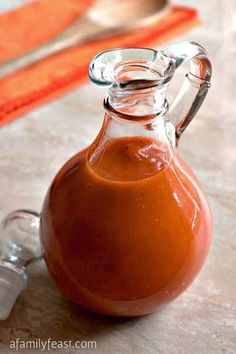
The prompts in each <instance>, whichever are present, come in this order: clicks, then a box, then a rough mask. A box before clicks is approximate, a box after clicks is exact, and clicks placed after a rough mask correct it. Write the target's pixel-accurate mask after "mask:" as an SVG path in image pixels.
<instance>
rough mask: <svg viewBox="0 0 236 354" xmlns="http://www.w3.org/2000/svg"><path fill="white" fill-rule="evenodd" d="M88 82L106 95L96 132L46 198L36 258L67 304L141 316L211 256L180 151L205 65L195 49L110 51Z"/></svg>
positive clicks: (201, 90) (206, 74)
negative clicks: (172, 87)
mask: <svg viewBox="0 0 236 354" xmlns="http://www.w3.org/2000/svg"><path fill="white" fill-rule="evenodd" d="M185 60H190V71H189V73H188V74H187V75H186V79H185V82H184V84H183V86H182V88H181V90H180V93H179V95H178V96H177V98H176V100H175V101H174V103H173V105H171V107H170V108H169V105H168V102H167V100H166V98H165V94H166V90H167V88H168V84H169V82H170V80H171V78H172V77H173V75H174V72H175V70H176V69H177V68H178V66H179V65H180V64H181V63H182V62H183V61H185ZM90 78H91V80H92V81H93V82H94V83H96V84H98V85H100V86H108V87H109V90H108V97H107V98H106V99H105V100H104V108H105V118H104V122H103V126H102V128H101V130H100V132H99V134H98V136H97V138H96V139H95V141H94V142H93V143H92V144H91V146H89V147H88V148H86V149H85V150H83V151H81V152H79V153H78V154H76V155H75V156H74V157H72V158H71V159H70V160H69V161H68V162H67V163H66V164H65V165H64V166H63V167H62V168H61V170H60V171H59V172H58V174H57V175H56V177H55V178H54V180H53V182H52V184H51V186H50V188H49V190H48V193H47V195H46V198H45V201H44V205H43V209H42V214H41V230H40V234H41V241H42V249H43V255H44V258H45V261H46V263H47V266H48V269H49V271H50V273H51V274H52V276H53V278H54V279H55V281H56V283H57V285H58V287H59V289H61V291H62V292H63V293H64V294H65V295H66V297H67V298H68V299H70V300H71V301H73V302H76V303H78V304H80V305H82V306H84V307H86V308H88V309H90V310H92V311H95V312H98V313H102V314H105V315H115V316H138V315H143V314H146V313H150V312H153V311H155V310H156V309H157V308H158V307H159V306H161V305H163V304H165V303H166V302H168V301H171V300H172V299H174V298H175V297H176V296H178V295H179V294H180V293H182V292H183V291H184V290H185V289H186V287H187V286H188V285H189V284H190V283H191V282H192V281H193V279H194V278H195V276H196V274H197V273H198V271H199V270H200V268H201V266H202V264H203V262H204V260H205V257H206V255H207V252H208V249H209V245H210V240H211V215H210V210H209V205H208V203H207V200H206V197H205V195H204V193H203V191H202V189H201V187H200V185H199V183H198V181H197V179H196V177H195V176H194V174H193V172H192V171H191V169H190V167H189V166H188V165H187V164H186V163H185V162H184V161H183V160H182V159H181V158H180V156H179V153H178V150H177V143H178V141H179V138H180V136H181V134H182V132H183V131H184V129H185V128H186V126H187V125H188V124H189V122H190V121H191V119H192V118H193V117H194V115H195V114H196V112H197V110H198V109H199V107H200V105H201V103H202V101H203V99H204V98H205V96H206V93H207V90H208V88H209V87H210V78H211V64H210V61H209V59H208V56H207V54H206V52H205V51H204V49H203V48H202V47H201V46H199V45H198V44H196V43H192V42H183V43H180V44H176V45H174V46H170V47H168V48H166V49H165V50H164V51H162V52H158V51H155V50H152V49H145V48H128V49H117V50H112V51H107V52H103V53H100V54H99V55H98V56H97V57H95V58H94V60H93V61H92V63H91V65H90Z"/></svg>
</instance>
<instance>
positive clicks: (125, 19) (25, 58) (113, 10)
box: [0, 0, 168, 78]
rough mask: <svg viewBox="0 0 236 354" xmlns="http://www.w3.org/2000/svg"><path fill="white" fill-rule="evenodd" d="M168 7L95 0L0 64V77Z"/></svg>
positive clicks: (139, 0) (158, 0)
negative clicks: (46, 39)
mask: <svg viewBox="0 0 236 354" xmlns="http://www.w3.org/2000/svg"><path fill="white" fill-rule="evenodd" d="M167 9H168V0H145V1H143V0H113V1H111V0H99V1H96V2H95V3H94V5H93V6H92V7H91V8H90V9H89V10H88V11H87V12H86V13H85V14H84V15H82V16H79V17H78V19H76V20H75V21H74V22H73V23H72V25H70V26H69V27H67V28H66V29H65V30H64V31H63V32H61V33H60V34H59V35H57V36H56V37H54V38H53V39H52V40H50V41H49V42H47V43H45V44H43V45H41V46H39V47H37V48H35V49H33V50H31V51H29V52H27V53H26V54H23V55H21V56H19V57H16V58H14V59H11V60H9V61H6V62H4V63H3V64H0V78H2V77H4V76H6V75H8V74H10V73H13V72H15V71H17V70H20V69H23V68H25V67H27V66H29V65H32V64H35V63H37V62H38V61H40V60H42V59H45V58H47V57H49V56H51V55H53V54H56V53H59V52H61V51H63V50H65V49H67V48H70V47H72V46H76V45H78V44H82V43H84V42H89V41H93V40H96V39H98V38H104V37H108V36H111V35H113V34H118V33H122V32H125V31H128V30H130V29H134V28H138V27H142V26H145V25H149V24H151V23H153V22H154V21H157V19H158V18H159V17H161V16H163V12H165V11H167Z"/></svg>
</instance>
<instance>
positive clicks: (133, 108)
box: [104, 80, 168, 122]
mask: <svg viewBox="0 0 236 354" xmlns="http://www.w3.org/2000/svg"><path fill="white" fill-rule="evenodd" d="M139 85H140V87H138V86H139ZM148 85H149V86H148ZM166 89H167V84H165V85H162V86H157V85H155V84H154V83H153V84H152V83H151V82H147V81H146V80H139V82H137V81H136V82H135V88H130V89H129V88H128V89H124V88H123V87H122V88H120V87H119V88H118V87H114V86H112V87H110V88H109V90H108V97H107V98H106V99H105V101H104V107H105V109H106V111H110V112H113V113H114V114H117V115H118V116H119V114H120V115H121V116H122V117H123V119H125V120H131V121H141V120H143V121H144V122H145V121H148V120H150V119H154V118H156V117H161V116H164V115H165V114H166V113H167V110H168V103H167V100H166Z"/></svg>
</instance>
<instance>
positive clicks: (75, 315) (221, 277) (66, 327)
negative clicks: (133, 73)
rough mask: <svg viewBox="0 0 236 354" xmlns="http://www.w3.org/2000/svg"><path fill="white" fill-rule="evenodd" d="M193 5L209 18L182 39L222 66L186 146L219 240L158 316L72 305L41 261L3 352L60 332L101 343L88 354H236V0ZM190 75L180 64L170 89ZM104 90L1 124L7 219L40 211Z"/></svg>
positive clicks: (2, 199) (0, 206)
mask: <svg viewBox="0 0 236 354" xmlns="http://www.w3.org/2000/svg"><path fill="white" fill-rule="evenodd" d="M182 2H184V1H182ZM185 3H188V4H191V5H195V6H198V7H199V9H200V11H201V16H202V18H203V20H204V23H203V25H201V26H199V27H197V28H195V29H193V30H191V31H190V32H188V33H187V34H185V35H183V36H181V37H179V38H178V39H183V38H184V39H191V40H194V41H197V42H199V43H201V44H202V45H203V46H204V47H205V48H207V50H208V52H209V55H210V57H211V59H212V62H213V69H214V75H213V80H212V88H211V90H210V92H209V95H208V97H207V99H206V102H205V103H204V105H203V107H202V108H201V110H200V111H199V113H198V115H197V117H196V118H195V119H194V120H193V122H192V123H191V125H190V126H189V127H188V128H187V130H186V132H185V133H184V134H183V137H182V139H181V143H180V152H181V154H182V156H183V157H184V158H185V159H186V161H187V162H188V163H189V164H190V165H191V166H192V168H193V169H194V171H195V173H196V175H197V176H198V177H199V179H200V181H201V183H202V185H203V187H204V189H205V191H206V193H207V195H208V198H209V201H210V204H211V208H212V214H213V221H214V230H213V237H214V238H213V243H212V246H211V250H210V254H209V256H208V259H207V262H206V263H205V265H204V267H203V269H202V271H201V273H200V275H199V276H198V277H197V279H196V280H195V282H194V283H193V285H192V286H191V287H190V288H189V289H188V290H187V291H186V292H185V293H184V294H183V295H182V296H180V297H179V298H178V299H177V300H175V301H174V302H172V303H171V304H169V305H168V306H166V307H165V308H163V309H162V310H160V311H159V312H157V313H155V314H152V315H149V316H144V317H142V318H134V319H126V320H124V319H123V320H121V319H108V318H103V317H100V316H96V315H94V314H90V313H87V312H86V311H84V310H82V309H81V310H80V309H78V308H76V309H75V308H73V307H71V306H70V305H69V303H68V302H67V301H66V300H65V299H64V298H63V297H62V295H61V294H60V293H59V292H58V291H57V290H56V288H55V285H54V283H53V282H52V280H51V279H50V276H49V274H48V272H47V270H46V267H45V265H44V262H43V261H42V260H41V261H37V262H35V263H34V264H32V266H31V267H30V280H29V287H28V288H27V289H26V290H25V291H24V292H23V293H22V294H21V296H20V297H19V299H18V301H17V303H16V305H15V308H14V310H13V312H12V314H11V316H10V317H9V319H8V320H6V321H3V322H1V323H0V341H1V342H0V352H2V353H4V354H8V353H12V352H13V351H14V350H12V349H10V348H9V342H10V341H11V340H12V339H16V338H20V339H24V340H26V339H35V338H40V339H41V340H46V339H48V338H52V339H57V340H62V339H71V340H73V341H75V340H96V341H97V349H96V350H95V349H85V350H83V352H85V353H86V354H87V353H95V352H96V353H99V354H100V353H101V354H106V353H108V354H110V353H117V354H118V353H120V354H128V353H136V354H153V353H158V354H159V353H160V354H176V353H177V354H185V353H186V354H198V353H199V354H211V353H214V354H215V353H217V354H218V353H219V354H220V353H222V354H223V353H224V354H226V353H227V354H233V353H236V237H235V230H236V193H235V192H236V191H235V187H236V144H235V137H236V124H235V117H236V103H235V95H236V88H235V82H236V66H235V58H236V5H235V1H234V0H212V1H208V2H206V1H204V0H199V1H196V0H195V1H194V0H189V1H185ZM174 40H176V39H174ZM184 73H185V71H184V68H181V69H180V70H179V72H178V74H177V77H176V80H175V84H174V85H173V86H172V87H171V88H170V96H173V95H174V94H175V93H176V92H177V90H178V87H179V85H180V81H181V80H182V79H183V75H184ZM104 95H105V91H104V90H102V89H99V88H97V87H94V86H93V85H92V84H87V85H84V86H83V87H81V88H79V89H77V90H75V91H73V92H71V93H70V94H68V95H66V96H63V97H61V98H60V99H57V100H55V101H53V102H51V103H49V104H47V105H44V106H42V107H40V108H38V109H36V110H34V111H32V112H30V113H29V114H27V115H25V116H24V117H22V118H19V119H17V120H15V121H14V122H13V123H11V124H8V125H6V126H4V127H3V128H1V130H0V217H3V216H4V215H5V214H6V213H7V212H9V211H11V210H14V209H17V208H22V207H24V208H33V209H36V210H40V208H41V205H42V201H43V198H44V195H45V192H46V190H47V187H48V185H49V183H50V181H51V179H52V178H53V176H54V175H55V173H56V171H57V170H58V168H59V167H60V166H61V165H62V164H63V163H64V162H65V161H66V160H67V159H68V157H70V156H72V155H73V154H74V153H76V152H77V151H78V150H79V149H81V148H83V147H85V146H86V145H87V144H89V143H90V142H91V141H92V139H93V138H94V137H95V136H96V133H97V132H98V129H99V127H100V125H101V122H102V118H103V109H102V100H103V97H104ZM21 352H24V351H23V350H22V351H21ZM26 352H28V353H31V352H33V353H39V352H41V351H40V349H38V350H34V351H26ZM54 352H58V353H62V352H63V353H64V352H66V351H65V350H64V351H63V350H59V349H58V350H55V351H54ZM69 352H70V353H78V352H79V351H78V349H74V350H70V351H69Z"/></svg>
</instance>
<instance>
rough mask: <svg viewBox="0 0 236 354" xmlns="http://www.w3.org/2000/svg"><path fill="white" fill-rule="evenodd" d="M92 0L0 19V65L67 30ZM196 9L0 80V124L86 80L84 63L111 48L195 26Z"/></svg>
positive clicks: (46, 0)
mask: <svg viewBox="0 0 236 354" xmlns="http://www.w3.org/2000/svg"><path fill="white" fill-rule="evenodd" d="M91 3H92V0H83V1H80V0H60V1H52V0H35V1H32V2H30V3H29V4H27V5H25V6H22V7H20V8H17V9H15V10H13V11H10V12H8V13H5V14H3V15H1V16H0V48H1V50H0V63H1V62H4V61H5V60H9V59H11V58H13V57H15V56H17V55H20V54H23V53H24V52H26V51H28V50H30V49H32V48H34V47H37V46H38V45H40V44H41V43H44V42H45V41H47V40H49V39H50V38H52V37H53V36H55V35H56V34H57V33H59V32H60V31H61V30H63V29H64V28H66V27H67V26H68V25H69V24H70V23H72V22H73V20H74V19H75V18H76V17H77V16H78V15H79V14H81V13H82V12H83V11H85V10H86V8H87V7H88V6H90V5H91ZM198 22H199V20H198V17H197V12H196V10H195V9H191V8H186V7H180V6H174V7H171V8H170V10H169V12H168V13H167V14H166V15H165V16H164V17H163V18H162V19H161V20H159V21H158V22H157V23H155V24H153V25H152V26H149V27H146V28H145V29H143V28H142V29H138V30H136V31H133V32H129V33H127V34H122V35H116V36H115V37H112V38H106V39H102V40H98V41H94V42H90V43H87V44H83V45H78V46H77V47H73V48H70V49H68V50H65V51H64V52H62V53H59V54H57V55H54V56H52V57H49V58H47V59H45V60H43V61H41V62H39V63H37V64H35V65H33V66H31V67H28V68H26V69H23V70H21V71H18V72H16V73H13V74H11V75H8V76H7V77H5V78H3V79H0V126H1V125H3V124H5V123H7V122H9V121H11V120H12V119H14V118H16V117H17V116H19V115H21V114H23V113H25V112H27V111H29V110H31V109H32V108H34V107H36V106H38V105H40V104H41V103H44V102H47V101H49V100H51V99H53V98H55V97H58V96H59V95H62V94H63V93H65V92H67V91H69V90H71V89H73V88H74V87H77V86H79V85H81V84H82V83H84V82H85V81H86V80H88V75H87V71H88V64H89V62H90V61H91V59H92V58H93V57H94V55H95V54H97V53H98V52H100V51H102V50H105V49H108V48H115V47H129V46H133V47H134V46H137V47H138V46H140V47H141V46H145V47H148V46H149V47H151V46H152V45H154V44H155V45H156V44H159V43H161V42H163V41H164V40H166V39H169V38H171V37H172V36H174V35H176V34H178V33H180V32H182V31H184V30H186V29H188V28H190V27H191V26H193V25H195V24H196V23H198Z"/></svg>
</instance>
